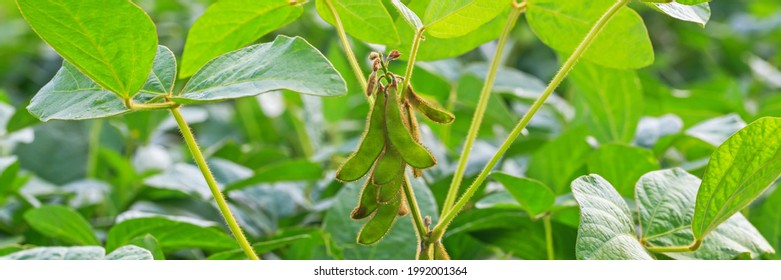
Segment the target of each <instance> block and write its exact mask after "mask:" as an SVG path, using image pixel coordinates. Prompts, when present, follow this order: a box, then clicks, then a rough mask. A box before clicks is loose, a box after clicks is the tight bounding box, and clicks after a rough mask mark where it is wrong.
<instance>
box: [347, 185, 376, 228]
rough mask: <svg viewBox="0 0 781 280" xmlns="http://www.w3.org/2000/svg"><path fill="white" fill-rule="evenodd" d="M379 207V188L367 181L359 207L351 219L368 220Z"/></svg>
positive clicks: (351, 214)
mask: <svg viewBox="0 0 781 280" xmlns="http://www.w3.org/2000/svg"><path fill="white" fill-rule="evenodd" d="M377 207H378V204H377V187H375V186H373V185H372V184H371V183H369V180H366V183H365V184H364V185H363V189H362V190H361V197H360V198H359V199H358V206H357V207H355V209H353V212H352V213H350V217H351V218H353V219H355V220H360V219H363V218H366V217H368V216H369V215H371V214H372V213H374V212H375V210H377Z"/></svg>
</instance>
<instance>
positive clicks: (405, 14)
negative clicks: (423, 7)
mask: <svg viewBox="0 0 781 280" xmlns="http://www.w3.org/2000/svg"><path fill="white" fill-rule="evenodd" d="M418 2H422V1H418ZM391 4H393V6H395V7H396V9H397V10H399V13H401V18H403V19H404V21H406V22H407V23H409V25H410V26H412V29H413V30H415V31H417V30H419V29H420V28H422V27H423V22H422V21H421V20H420V17H418V14H416V13H415V12H413V11H412V10H411V9H410V8H409V7H407V5H404V3H402V2H401V0H391ZM413 33H414V32H413Z"/></svg>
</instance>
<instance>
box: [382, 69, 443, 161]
mask: <svg viewBox="0 0 781 280" xmlns="http://www.w3.org/2000/svg"><path fill="white" fill-rule="evenodd" d="M387 95H388V96H387V102H386V103H387V104H386V106H385V111H386V113H385V125H386V131H387V133H388V138H389V139H390V142H391V143H392V144H393V146H395V147H396V148H397V149H398V151H399V154H401V157H402V158H403V159H404V161H406V162H407V164H409V165H410V166H412V167H413V168H418V169H426V168H429V167H432V166H434V165H436V164H437V160H436V159H435V158H434V156H432V155H431V153H429V152H428V150H427V149H426V148H425V147H423V146H422V145H420V144H419V143H418V142H416V141H415V139H414V138H412V134H410V131H409V130H408V129H407V126H406V125H404V122H405V119H406V117H402V114H401V113H402V112H401V111H402V110H401V108H402V106H403V105H402V104H401V103H399V97H398V95H397V94H396V85H395V84H391V85H389V86H388V88H387Z"/></svg>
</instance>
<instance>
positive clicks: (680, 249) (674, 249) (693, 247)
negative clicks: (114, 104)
mask: <svg viewBox="0 0 781 280" xmlns="http://www.w3.org/2000/svg"><path fill="white" fill-rule="evenodd" d="M700 246H702V240H694V242H692V244H689V245H686V246H670V247H651V246H649V247H646V249H648V251H651V252H654V253H690V252H695V251H697V250H699V249H700Z"/></svg>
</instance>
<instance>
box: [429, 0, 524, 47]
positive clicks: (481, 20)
mask: <svg viewBox="0 0 781 280" xmlns="http://www.w3.org/2000/svg"><path fill="white" fill-rule="evenodd" d="M511 4H512V1H511V0H431V2H430V4H429V5H428V9H426V13H425V15H424V16H423V22H424V23H425V26H426V31H427V32H428V34H430V35H431V36H432V37H439V38H454V37H460V36H464V35H466V34H468V33H469V32H472V31H474V30H477V29H478V28H479V27H480V26H482V25H483V24H485V23H487V22H489V21H491V20H492V19H494V18H496V16H498V15H499V14H500V13H501V12H502V11H503V10H505V9H507V8H508V7H510V5H511Z"/></svg>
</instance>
